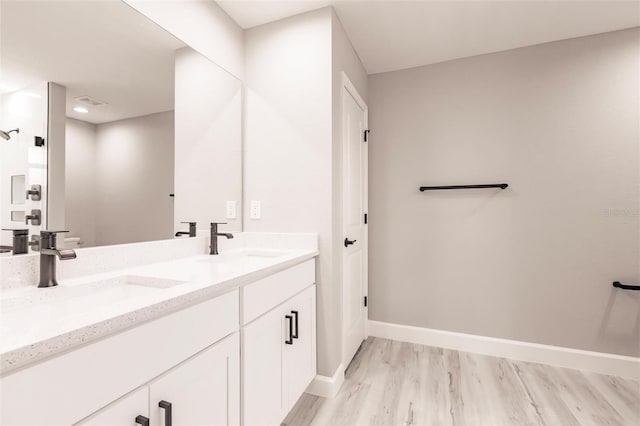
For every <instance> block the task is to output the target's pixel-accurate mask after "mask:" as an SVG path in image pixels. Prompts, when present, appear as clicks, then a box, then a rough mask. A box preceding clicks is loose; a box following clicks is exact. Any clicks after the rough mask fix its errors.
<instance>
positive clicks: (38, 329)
mask: <svg viewBox="0 0 640 426" xmlns="http://www.w3.org/2000/svg"><path fill="white" fill-rule="evenodd" d="M317 255H318V252H317V251H315V250H302V249H296V250H280V251H269V250H261V251H260V253H257V252H256V253H252V252H251V251H250V250H236V251H230V252H228V253H225V254H221V255H220V256H195V257H190V258H185V259H180V260H175V261H168V262H161V263H156V264H151V265H146V266H141V267H136V268H129V269H121V270H118V271H112V272H109V273H102V274H96V275H91V276H84V277H81V278H73V279H66V280H59V283H60V285H59V286H57V287H53V288H47V289H38V288H36V287H28V288H19V289H15V290H10V291H5V292H3V293H1V294H0V359H1V361H2V362H1V364H0V374H2V375H4V374H7V373H9V372H11V371H14V370H17V369H19V368H21V367H24V366H26V365H28V364H30V363H33V362H36V361H39V360H43V359H45V358H48V357H50V356H52V355H54V354H58V353H61V352H63V351H67V350H69V349H72V348H75V347H77V346H80V345H83V344H87V343H89V342H92V341H95V340H97V339H99V338H103V337H105V336H108V335H110V334H114V333H117V332H119V331H122V330H125V329H127V328H130V327H133V326H136V325H138V324H141V323H143V322H145V321H149V320H152V319H155V318H159V317H161V316H163V315H166V314H168V313H171V312H175V311H177V310H180V309H182V308H185V307H187V306H190V305H194V304H196V303H199V302H202V301H205V300H207V299H211V298H214V297H216V296H219V295H221V294H223V293H227V292H229V291H233V290H235V289H237V288H239V287H241V286H243V285H245V284H248V283H251V282H254V281H256V280H258V279H261V278H264V277H266V276H268V275H271V274H273V273H276V272H278V271H281V270H284V269H287V268H289V267H291V266H294V265H296V264H299V263H302V262H304V261H306V260H309V259H312V258H313V257H315V256H317Z"/></svg>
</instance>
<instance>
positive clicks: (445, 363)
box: [283, 338, 640, 426]
mask: <svg viewBox="0 0 640 426" xmlns="http://www.w3.org/2000/svg"><path fill="white" fill-rule="evenodd" d="M283 424H284V425H295V426H301V425H332V426H333V425H530V424H531V425H563V426H564V425H598V426H599V425H632V426H639V425H640V384H639V383H638V382H636V381H633V380H627V379H621V378H618V377H610V376H604V375H599V374H592V373H586V372H582V371H577V370H570V369H563V368H555V367H550V366H547V365H541V364H533V363H527V362H520V361H511V360H507V359H503V358H495V357H490V356H484V355H477V354H471V353H466V352H458V351H454V350H447V349H441V348H434V347H429V346H422V345H415V344H411V343H401V342H396V341H391V340H386V339H378V338H369V339H367V340H366V341H365V342H364V343H363V344H362V347H361V348H360V350H359V352H358V353H357V354H356V356H355V358H354V359H353V361H352V362H351V365H350V366H349V368H348V369H347V371H346V374H345V382H344V384H343V386H342V389H341V390H340V392H339V394H338V395H337V396H336V397H335V398H332V399H325V398H320V397H316V396H313V395H307V394H305V395H303V397H302V398H301V399H300V400H299V401H298V403H297V404H296V406H295V407H294V409H293V410H292V411H291V413H290V414H289V416H288V417H287V418H286V419H285V421H284V423H283Z"/></svg>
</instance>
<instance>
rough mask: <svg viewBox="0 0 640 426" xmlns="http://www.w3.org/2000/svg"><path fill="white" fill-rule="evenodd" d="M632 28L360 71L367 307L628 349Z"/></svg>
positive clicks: (519, 336) (632, 232)
mask: <svg viewBox="0 0 640 426" xmlns="http://www.w3.org/2000/svg"><path fill="white" fill-rule="evenodd" d="M639 38H640V30H638V29H632V30H625V31H618V32H612V33H607V34H601V35H596V36H590V37H583V38H577V39H571V40H565V41H559V42H554V43H548V44H543V45H538V46H533V47H527V48H522V49H516V50H510V51H506V52H500V53H495V54H490V55H482V56H477V57H472V58H466V59H460V60H454V61H450V62H444V63H440V64H435V65H429V66H425V67H420V68H414V69H410V70H403V71H397V72H390V73H384V74H377V75H372V76H370V79H369V100H370V103H369V107H370V123H371V128H372V133H371V134H372V138H371V145H370V188H369V191H370V229H369V232H370V247H371V251H370V263H369V265H370V271H369V272H370V275H369V277H370V283H369V285H370V309H369V315H370V319H372V320H377V321H386V322H391V323H398V324H407V325H414V326H420V327H429V328H434V329H442V330H449V331H457V332H463V333H471V334H477V335H483V336H494V337H502V338H507V339H516V340H523V341H529V342H537V343H544V344H550V345H558V346H565V347H571V348H579V349H586V350H595V351H601V352H610V353H617V354H623V355H633V356H638V355H640V344H639V336H640V295H638V294H633V293H632V292H622V291H619V290H614V289H612V287H611V282H612V281H613V280H622V281H627V282H630V283H636V284H637V283H638V281H639V280H640V276H639V275H640V273H639V269H638V260H639V231H640V229H639V225H638V206H639V196H638V188H639V186H638V183H639V172H638V170H639V162H638V160H639V155H638V154H639V152H638V147H639V138H640V132H639V123H638V117H639V116H640V115H639V105H638V96H639V80H638V76H639V73H640V69H639V64H640V61H639V60H640V56H639V55H640V50H639V41H640V40H639ZM491 182H507V183H509V185H510V187H509V189H507V190H504V191H501V190H473V191H446V192H426V193H420V192H419V191H418V187H419V186H420V185H427V184H429V185H442V184H465V183H491Z"/></svg>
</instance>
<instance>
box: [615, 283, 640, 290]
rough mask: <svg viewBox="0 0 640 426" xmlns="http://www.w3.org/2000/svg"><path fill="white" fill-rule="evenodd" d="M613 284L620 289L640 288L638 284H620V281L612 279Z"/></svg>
mask: <svg viewBox="0 0 640 426" xmlns="http://www.w3.org/2000/svg"><path fill="white" fill-rule="evenodd" d="M613 286H614V287H615V288H619V289H622V290H640V285H631V284H622V283H621V282H620V281H614V282H613Z"/></svg>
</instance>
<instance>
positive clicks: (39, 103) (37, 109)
mask: <svg viewBox="0 0 640 426" xmlns="http://www.w3.org/2000/svg"><path fill="white" fill-rule="evenodd" d="M47 99H48V97H47V83H46V82H41V83H35V84H32V85H30V86H28V87H25V88H24V89H22V90H19V91H16V92H12V93H6V94H2V96H0V129H2V130H5V131H9V130H12V129H15V128H19V129H20V133H18V134H16V133H11V139H10V140H8V141H5V140H4V139H0V224H1V225H2V227H3V228H14V229H18V228H22V229H24V228H28V229H29V232H30V233H31V234H38V233H39V232H40V229H44V228H43V227H42V226H32V225H29V226H27V225H25V223H24V221H23V220H22V221H13V222H12V221H11V211H12V210H14V211H23V212H30V211H31V209H40V210H42V212H43V214H45V215H46V205H45V204H44V202H43V201H31V200H26V199H25V198H26V197H25V196H24V193H22V194H17V196H16V201H20V202H19V203H15V204H13V203H12V202H11V189H12V188H11V176H15V175H24V176H25V188H24V189H23V190H24V191H26V189H27V187H30V186H31V185H35V184H39V185H42V187H43V188H44V189H45V190H46V183H47V175H46V172H47V170H46V162H47V151H46V149H45V148H41V147H36V146H34V143H33V142H34V137H35V136H42V137H46V135H47ZM0 244H2V245H11V244H12V234H11V232H7V231H2V232H0ZM9 255H10V254H9Z"/></svg>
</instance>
